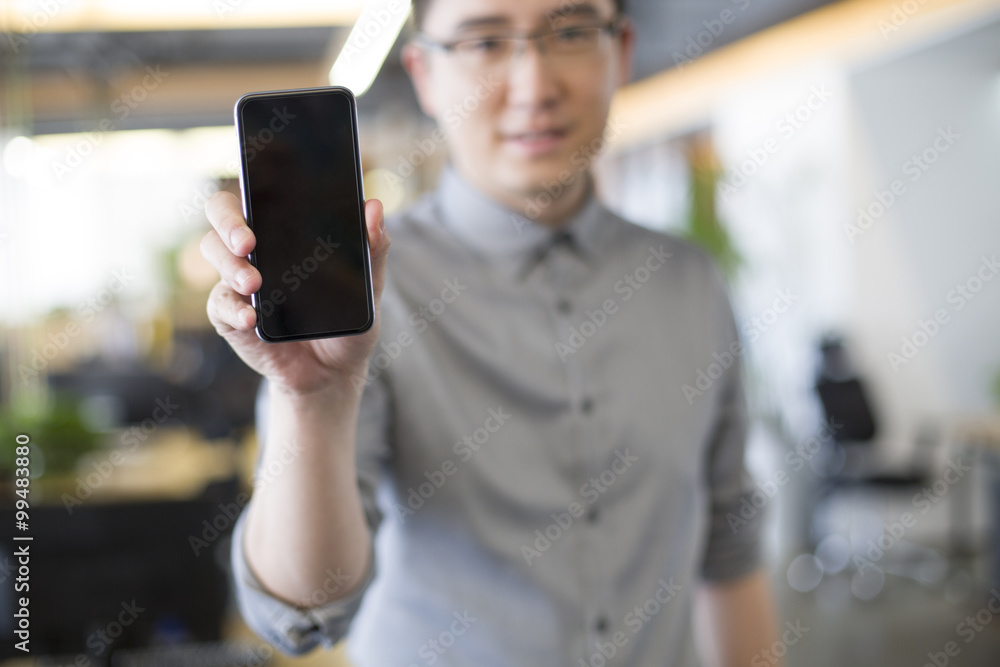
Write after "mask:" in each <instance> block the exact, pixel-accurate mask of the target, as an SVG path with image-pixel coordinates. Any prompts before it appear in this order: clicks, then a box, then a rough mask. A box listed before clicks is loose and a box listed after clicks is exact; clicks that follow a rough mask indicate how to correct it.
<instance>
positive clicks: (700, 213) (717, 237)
mask: <svg viewBox="0 0 1000 667" xmlns="http://www.w3.org/2000/svg"><path fill="white" fill-rule="evenodd" d="M687 159H688V174H689V180H690V188H689V202H690V206H689V208H688V218H687V228H686V229H685V230H683V231H682V235H683V236H684V237H685V238H687V239H689V240H690V241H692V242H694V243H697V244H698V245H699V246H701V247H702V248H704V249H705V250H706V251H707V252H708V253H709V254H710V255H712V257H713V258H715V261H716V262H717V263H718V265H719V268H720V269H721V270H722V273H723V274H724V275H725V276H726V278H727V279H728V280H732V279H733V277H734V276H735V275H736V272H737V271H738V270H739V268H740V266H741V265H742V262H743V260H742V258H741V257H740V254H739V252H738V251H737V250H736V247H735V246H734V245H733V242H732V238H731V237H730V236H729V232H728V231H727V230H726V228H725V226H724V225H723V223H722V220H721V219H720V218H719V216H718V213H717V211H716V205H715V198H716V191H717V186H718V183H719V177H720V176H721V174H722V169H720V168H719V166H718V161H717V160H716V158H715V153H714V151H713V150H712V146H711V143H710V141H709V139H708V138H707V136H705V135H696V136H695V137H693V138H692V139H691V140H690V142H689V144H688V152H687Z"/></svg>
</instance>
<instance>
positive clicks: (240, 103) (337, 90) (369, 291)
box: [233, 86, 375, 343]
mask: <svg viewBox="0 0 1000 667" xmlns="http://www.w3.org/2000/svg"><path fill="white" fill-rule="evenodd" d="M330 94H338V95H343V96H344V97H346V98H347V100H348V102H349V105H350V108H351V130H352V134H353V137H354V173H355V177H356V179H357V188H358V193H359V198H358V219H359V220H360V222H361V239H362V244H363V245H364V252H363V253H362V255H363V258H364V265H365V266H364V273H365V292H366V299H365V301H366V303H367V305H368V320H367V321H366V322H365V324H363V325H362V326H360V327H358V328H355V329H346V330H335V331H321V332H305V333H300V334H291V335H287V336H273V335H271V334H268V333H267V332H265V331H264V328H263V323H264V318H263V313H262V312H261V303H260V292H261V290H262V289H263V285H262V286H261V290H257V291H256V292H254V293H253V294H252V295H251V296H250V302H251V304H252V305H253V308H254V312H255V313H256V315H257V323H256V325H255V326H254V329H255V331H256V332H257V337H258V338H260V339H261V340H263V341H264V342H267V343H284V342H289V341H296V340H315V339H320V338H336V337H341V336H354V335H358V334H362V333H364V332H366V331H368V330H369V329H371V328H372V325H373V324H374V323H375V298H374V289H373V287H372V272H371V251H370V246H369V242H368V225H367V224H366V222H365V190H364V171H363V169H362V166H361V144H360V139H359V136H358V104H357V99H356V98H355V96H354V93H353V92H351V90H350V89H349V88H345V87H344V86H320V87H315V88H289V89H286V90H265V91H257V92H252V93H247V94H245V95H243V96H242V97H240V98H239V99H238V100H237V101H236V104H235V105H234V107H233V116H234V119H235V124H236V138H237V143H238V144H239V150H240V178H239V182H240V200H241V202H242V204H243V217H244V219H245V220H246V221H247V225H248V226H249V227H250V230H251V231H253V229H254V226H253V220H252V218H253V211H252V209H251V206H250V199H249V194H248V191H249V187H248V185H247V170H248V162H247V150H246V148H247V146H246V141H245V139H244V136H245V132H244V127H243V119H242V110H243V107H244V105H245V104H246V103H247V102H249V101H252V100H258V99H273V100H276V101H280V100H282V99H286V98H290V97H301V96H311V95H330ZM247 259H248V260H249V261H250V264H252V265H253V266H254V268H257V248H256V247H254V249H253V250H252V251H251V252H250V254H249V255H247Z"/></svg>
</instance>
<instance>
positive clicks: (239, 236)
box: [229, 227, 250, 248]
mask: <svg viewBox="0 0 1000 667" xmlns="http://www.w3.org/2000/svg"><path fill="white" fill-rule="evenodd" d="M249 235H250V232H249V230H248V229H247V228H246V227H237V228H236V229H234V230H233V231H232V232H231V233H230V234H229V247H230V248H238V247H239V245H240V242H241V241H243V240H244V239H246V238H247V237H248V236H249Z"/></svg>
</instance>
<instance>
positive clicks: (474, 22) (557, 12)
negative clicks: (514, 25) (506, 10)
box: [453, 2, 600, 32]
mask: <svg viewBox="0 0 1000 667" xmlns="http://www.w3.org/2000/svg"><path fill="white" fill-rule="evenodd" d="M545 16H546V18H547V19H549V20H551V19H552V18H555V19H560V18H568V17H571V16H585V17H586V16H600V12H598V11H597V8H596V7H594V5H592V4H591V3H589V2H581V3H573V4H572V5H571V6H570V7H565V8H563V7H561V6H560V7H559V8H558V9H550V10H549V11H548V12H546V13H545ZM508 25H510V18H508V17H507V16H504V15H502V14H493V15H489V16H475V17H472V18H468V19H465V20H464V21H461V22H459V23H458V25H456V26H455V27H454V28H453V30H454V31H455V32H461V31H463V30H468V29H469V28H481V27H496V26H508Z"/></svg>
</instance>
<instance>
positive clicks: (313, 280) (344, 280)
mask: <svg viewBox="0 0 1000 667" xmlns="http://www.w3.org/2000/svg"><path fill="white" fill-rule="evenodd" d="M234 114H235V118H236V133H237V135H238V137H239V145H240V158H241V159H240V189H241V192H242V195H243V214H244V216H245V217H246V220H247V224H248V225H249V226H250V229H251V230H253V233H254V235H255V236H256V239H257V243H256V246H255V247H254V249H253V252H251V253H250V255H249V257H248V259H249V260H250V263H251V264H252V265H253V266H255V267H256V268H257V270H258V271H260V274H261V278H262V282H261V286H260V289H259V290H258V291H257V292H255V293H254V294H253V295H252V297H251V301H252V303H253V307H254V310H255V311H256V312H257V326H256V330H257V335H258V336H259V337H260V338H261V340H264V341H267V342H269V343H280V342H285V341H293V340H309V339H314V338H329V337H332V336H349V335H353V334H360V333H364V332H365V331H368V329H370V328H371V326H372V323H373V322H374V320H375V305H374V300H373V291H372V277H371V258H370V256H369V251H368V229H367V227H366V226H365V213H364V206H365V197H364V186H363V183H362V173H363V172H362V171H361V151H360V149H359V142H358V119H357V101H356V100H355V98H354V95H353V94H352V93H351V91H350V90H349V89H347V88H343V87H340V86H328V87H323V88H302V89H295V90H276V91H267V92H258V93H249V94H247V95H244V96H243V97H241V98H240V99H239V100H238V101H237V102H236V107H235V111H234Z"/></svg>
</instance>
